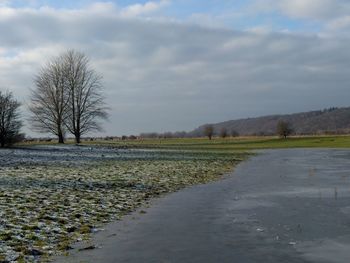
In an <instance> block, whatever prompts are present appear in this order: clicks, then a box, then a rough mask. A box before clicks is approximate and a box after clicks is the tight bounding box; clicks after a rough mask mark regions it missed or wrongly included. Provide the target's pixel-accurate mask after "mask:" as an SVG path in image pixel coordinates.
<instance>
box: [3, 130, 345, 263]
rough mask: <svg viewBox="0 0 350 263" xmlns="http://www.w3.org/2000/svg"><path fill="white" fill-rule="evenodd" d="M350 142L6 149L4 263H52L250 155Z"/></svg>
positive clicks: (266, 140)
mask: <svg viewBox="0 0 350 263" xmlns="http://www.w3.org/2000/svg"><path fill="white" fill-rule="evenodd" d="M292 147H322V148H339V147H350V137H348V136H333V137H329V136H328V137H326V136H324V137H300V138H290V139H286V140H284V139H278V138H273V137H271V138H234V139H231V138H229V139H213V140H211V141H209V140H208V139H204V138H201V139H157V140H134V141H95V142H88V143H85V144H84V145H81V146H76V145H72V144H67V145H65V146H58V145H55V144H50V145H33V144H26V145H22V146H21V147H17V148H14V149H2V150H0V163H1V167H0V262H45V261H47V260H49V258H50V256H51V255H53V254H57V253H69V249H70V247H71V245H72V244H73V243H74V242H76V241H79V240H82V239H88V238H89V236H90V235H91V233H94V232H96V231H99V230H100V229H101V228H103V224H105V223H108V222H111V221H113V220H117V219H119V218H120V217H122V216H123V215H125V214H127V213H130V212H131V211H133V210H134V209H135V208H136V207H140V206H142V205H143V204H145V203H146V202H147V200H149V199H150V198H153V197H156V196H159V195H162V194H165V193H169V192H174V191H177V190H179V189H181V188H184V187H186V186H189V185H194V184H201V183H207V182H210V181H213V180H218V179H220V178H221V177H222V175H224V174H225V173H227V172H229V171H231V170H232V169H233V167H234V166H235V165H236V164H238V163H239V162H241V161H243V160H245V159H246V158H247V157H249V154H250V151H251V150H254V149H265V148H292Z"/></svg>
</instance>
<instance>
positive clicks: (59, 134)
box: [58, 127, 64, 143]
mask: <svg viewBox="0 0 350 263" xmlns="http://www.w3.org/2000/svg"><path fill="white" fill-rule="evenodd" d="M58 143H64V136H63V132H62V130H61V127H59V131H58Z"/></svg>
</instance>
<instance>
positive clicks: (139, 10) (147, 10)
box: [120, 0, 170, 17]
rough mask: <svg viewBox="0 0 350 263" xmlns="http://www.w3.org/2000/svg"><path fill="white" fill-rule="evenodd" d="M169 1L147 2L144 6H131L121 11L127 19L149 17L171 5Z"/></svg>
mask: <svg viewBox="0 0 350 263" xmlns="http://www.w3.org/2000/svg"><path fill="white" fill-rule="evenodd" d="M169 2H170V1H169V0H161V1H160V2H153V1H150V2H146V3H144V4H133V5H129V6H127V7H125V8H123V9H122V10H121V12H120V13H121V15H122V16H125V17H135V16H140V15H148V14H151V13H154V12H156V11H158V10H160V9H161V8H163V7H164V6H166V5H168V4H169Z"/></svg>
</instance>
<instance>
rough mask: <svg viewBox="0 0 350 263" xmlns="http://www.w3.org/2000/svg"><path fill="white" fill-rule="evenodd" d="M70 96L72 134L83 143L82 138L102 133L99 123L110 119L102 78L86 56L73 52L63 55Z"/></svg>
mask: <svg viewBox="0 0 350 263" xmlns="http://www.w3.org/2000/svg"><path fill="white" fill-rule="evenodd" d="M63 57H64V63H65V68H66V71H65V74H66V79H67V88H68V92H69V104H68V114H67V121H66V122H65V124H66V127H67V129H68V131H70V132H71V133H72V134H73V135H74V136H75V141H76V143H80V141H81V136H82V135H83V134H85V133H87V132H90V131H99V130H101V126H100V123H99V122H98V120H99V119H106V118H107V108H106V104H105V102H104V98H103V96H102V88H103V87H102V83H101V79H102V77H101V76H100V75H98V74H97V73H96V72H95V70H93V69H92V68H91V66H90V62H89V59H88V58H87V56H86V55H85V54H83V53H80V52H77V51H75V50H69V51H67V52H66V53H65V54H63Z"/></svg>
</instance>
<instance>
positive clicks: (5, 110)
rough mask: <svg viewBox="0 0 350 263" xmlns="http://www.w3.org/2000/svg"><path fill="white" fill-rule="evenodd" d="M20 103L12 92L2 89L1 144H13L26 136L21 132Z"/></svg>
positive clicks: (0, 111) (0, 93) (3, 145)
mask: <svg viewBox="0 0 350 263" xmlns="http://www.w3.org/2000/svg"><path fill="white" fill-rule="evenodd" d="M19 107H20V103H19V102H18V101H17V100H15V99H14V98H13V95H12V93H11V92H1V91H0V146H1V147H5V146H8V145H11V144H13V143H15V142H17V141H19V140H21V139H22V138H23V137H24V136H23V135H22V134H21V133H20V129H21V127H22V122H21V121H20V120H19V113H18V109H19Z"/></svg>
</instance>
